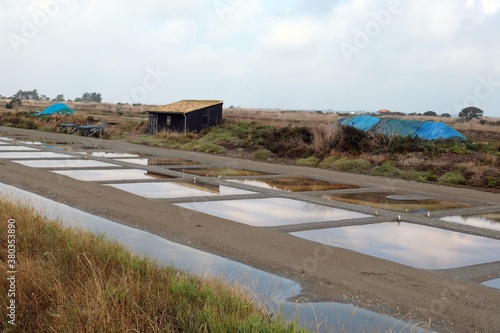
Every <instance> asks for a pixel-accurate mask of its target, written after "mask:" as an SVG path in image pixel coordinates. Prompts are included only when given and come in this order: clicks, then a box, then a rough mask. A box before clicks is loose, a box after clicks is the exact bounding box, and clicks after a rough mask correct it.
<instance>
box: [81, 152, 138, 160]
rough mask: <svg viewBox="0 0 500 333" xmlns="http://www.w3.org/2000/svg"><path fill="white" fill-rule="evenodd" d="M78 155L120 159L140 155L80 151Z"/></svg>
mask: <svg viewBox="0 0 500 333" xmlns="http://www.w3.org/2000/svg"><path fill="white" fill-rule="evenodd" d="M77 153H78V154H82V155H88V156H92V157H107V158H119V157H139V156H140V155H139V154H130V153H110V152H105V151H93V152H86V151H79V152H77Z"/></svg>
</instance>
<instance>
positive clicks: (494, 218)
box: [441, 213, 500, 231]
mask: <svg viewBox="0 0 500 333" xmlns="http://www.w3.org/2000/svg"><path fill="white" fill-rule="evenodd" d="M441 220H443V221H448V222H454V223H460V224H466V225H471V226H474V227H479V228H485V229H492V230H498V231H500V213H488V214H473V215H462V216H446V217H443V218H441Z"/></svg>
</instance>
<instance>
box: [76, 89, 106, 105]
mask: <svg viewBox="0 0 500 333" xmlns="http://www.w3.org/2000/svg"><path fill="white" fill-rule="evenodd" d="M76 100H77V99H75V102H76ZM81 101H82V102H84V103H90V102H94V103H101V102H102V97H101V94H100V93H96V92H93V93H89V92H86V93H84V94H83V95H82V97H81Z"/></svg>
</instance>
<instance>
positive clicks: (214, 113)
mask: <svg viewBox="0 0 500 333" xmlns="http://www.w3.org/2000/svg"><path fill="white" fill-rule="evenodd" d="M222 104H223V101H218V100H182V101H179V102H175V103H171V104H167V105H162V106H157V107H154V108H151V109H150V110H148V115H149V127H148V133H149V134H150V135H154V134H156V133H157V132H158V131H161V130H171V131H177V132H196V131H201V130H202V129H204V128H207V127H212V126H217V125H220V124H221V123H222Z"/></svg>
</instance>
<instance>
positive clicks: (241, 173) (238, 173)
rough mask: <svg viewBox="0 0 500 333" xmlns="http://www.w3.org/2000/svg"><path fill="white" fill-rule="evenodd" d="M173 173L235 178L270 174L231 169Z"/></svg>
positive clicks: (188, 170)
mask: <svg viewBox="0 0 500 333" xmlns="http://www.w3.org/2000/svg"><path fill="white" fill-rule="evenodd" d="M172 170H173V171H177V172H182V173H188V174H191V175H197V176H200V177H218V176H222V177H235V176H264V175H270V173H267V172H262V171H254V170H245V169H233V168H177V169H172Z"/></svg>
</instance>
